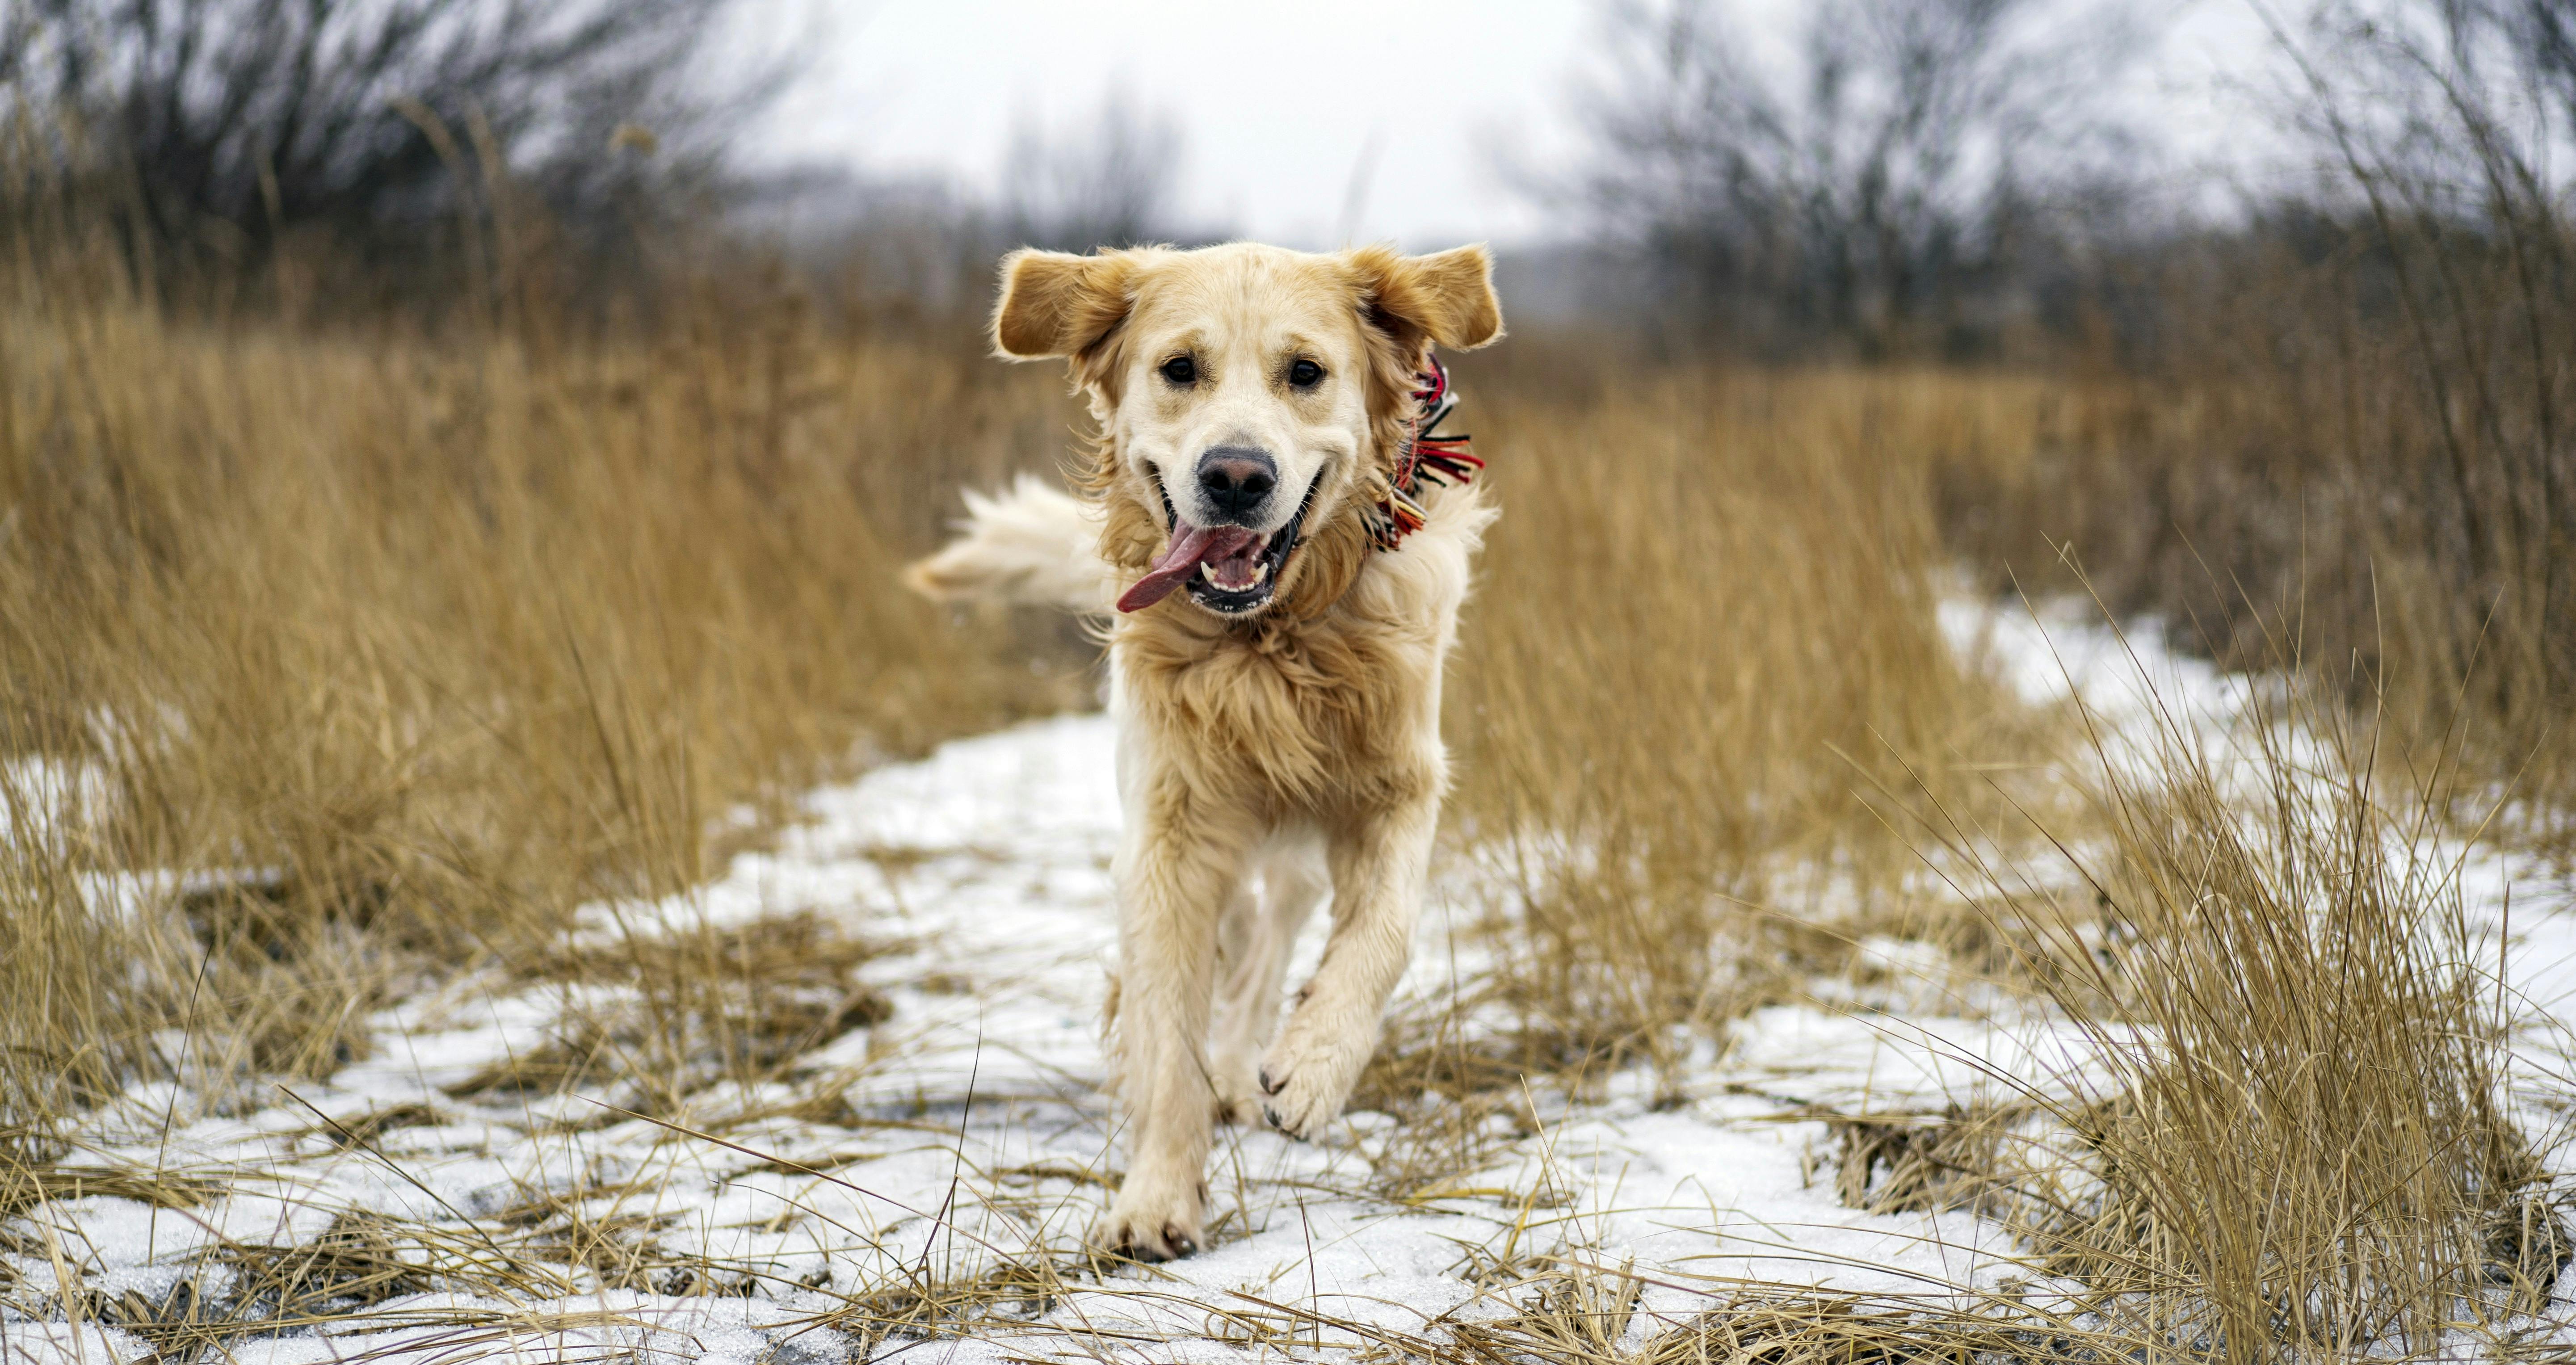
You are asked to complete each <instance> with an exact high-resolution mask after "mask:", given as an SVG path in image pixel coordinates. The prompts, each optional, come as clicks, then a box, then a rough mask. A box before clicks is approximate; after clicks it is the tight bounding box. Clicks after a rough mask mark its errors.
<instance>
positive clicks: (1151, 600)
mask: <svg viewBox="0 0 2576 1365" xmlns="http://www.w3.org/2000/svg"><path fill="white" fill-rule="evenodd" d="M1258 539H1260V537H1259V536H1256V535H1254V534H1253V533H1252V532H1250V531H1248V530H1245V529H1244V528H1243V527H1240V526H1192V525H1190V524H1189V523H1188V522H1186V521H1185V522H1182V523H1180V525H1178V526H1176V527H1174V528H1173V530H1172V543H1171V544H1170V545H1169V546H1167V547H1166V548H1165V549H1164V551H1163V557H1162V558H1161V559H1158V560H1155V561H1154V567H1153V568H1151V569H1148V570H1146V571H1145V576H1144V577H1143V578H1140V579H1137V580H1136V586H1134V587H1132V588H1129V589H1128V590H1127V591H1126V593H1125V594H1123V595H1122V596H1120V597H1119V599H1118V609H1119V610H1120V611H1143V610H1144V609H1145V608H1147V607H1150V606H1152V605H1154V604H1155V603H1157V602H1160V601H1162V600H1163V599H1164V598H1166V597H1169V596H1171V595H1172V589H1174V588H1177V587H1179V586H1181V585H1182V584H1183V583H1186V582H1188V581H1189V577H1190V575H1191V574H1194V573H1197V572H1198V571H1199V565H1201V564H1204V563H1206V562H1207V561H1209V560H1211V559H1224V558H1226V557H1228V556H1230V555H1232V554H1234V553H1235V552H1236V551H1238V550H1241V549H1242V548H1243V547H1244V546H1246V545H1248V544H1250V543H1252V542H1253V541H1255V540H1258Z"/></svg>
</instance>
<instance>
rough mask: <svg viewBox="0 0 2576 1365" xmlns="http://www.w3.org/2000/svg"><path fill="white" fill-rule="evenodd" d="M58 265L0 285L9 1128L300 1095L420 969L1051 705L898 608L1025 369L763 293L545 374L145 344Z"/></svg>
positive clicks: (1011, 428)
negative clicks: (114, 1110)
mask: <svg viewBox="0 0 2576 1365" xmlns="http://www.w3.org/2000/svg"><path fill="white" fill-rule="evenodd" d="M81 265H82V260H81V259H78V258H75V259H71V260H68V261H50V260H42V259H39V260H34V261H26V260H22V261H21V262H20V263H19V265H18V267H17V268H16V269H15V271H14V272H12V273H8V274H7V275H6V277H5V281H0V503H5V505H6V506H7V509H8V510H7V513H6V521H5V529H0V677H5V678H6V679H7V688H6V698H5V701H6V704H5V706H0V753H5V755H6V756H7V758H8V761H9V764H10V768H9V774H10V780H9V781H7V782H6V783H5V784H0V787H5V789H6V793H7V802H8V814H9V818H10V822H11V829H10V831H9V833H10V837H8V838H7V839H6V840H5V841H0V850H5V851H0V886H5V889H6V893H7V896H8V902H9V905H10V913H9V914H8V915H7V916H6V917H5V918H0V936H5V939H0V964H5V965H0V1030H5V1031H6V1033H7V1034H8V1036H9V1037H10V1039H11V1046H12V1048H13V1049H14V1050H15V1052H16V1057H17V1060H16V1061H15V1062H13V1064H12V1065H10V1066H9V1067H8V1068H7V1069H6V1075H7V1077H8V1086H7V1091H8V1093H6V1094H5V1095H0V1114H5V1116H6V1117H7V1119H8V1121H10V1122H13V1123H24V1122H27V1121H29V1120H30V1119H32V1118H39V1117H42V1116H44V1115H47V1114H51V1113H57V1112H61V1111H62V1110H64V1109H66V1108H67V1107H74V1106H77V1105H78V1104H79V1103H81V1102H82V1101H83V1100H84V1099H85V1098H86V1097H90V1096H95V1095H97V1094H99V1093H101V1092H102V1091H104V1090H105V1089H107V1088H109V1087H111V1086H112V1085H113V1084H114V1083H115V1082H116V1081H117V1080H118V1079H119V1078H120V1077H123V1076H127V1075H131V1074H134V1073H135V1072H137V1071H138V1070H161V1069H168V1068H171V1067H176V1066H180V1065H182V1064H185V1065H187V1066H190V1067H192V1068H197V1069H200V1070H202V1071H203V1072H205V1073H208V1074H223V1073H230V1072H241V1073H244V1074H248V1073H253V1072H257V1073H279V1072H283V1073H288V1074H300V1075H314V1074H321V1073H327V1072H328V1071H330V1070H331V1069H332V1068H333V1067H335V1066H336V1065H338V1063H339V1062H340V1061H341V1060H343V1059H345V1058H347V1057H349V1056H351V1055H354V1054H355V1053H357V1052H359V1051H361V1050H363V1049H364V1048H365V1047H366V1046H367V1040H366V1037H365V1027H364V1019H365V1015H366V1013H367V1011H368V1009H369V1007H370V1006H371V1005H372V1004H374V1003H376V1002H379V1001H381V1000H383V999H385V998H387V996H388V995H389V994H390V993H392V992H395V991H397V990H400V989H402V988H403V985H404V983H405V982H406V981H407V980H409V979H410V978H411V977H412V976H413V975H414V974H416V973H417V972H418V971H419V970H421V969H422V968H423V967H424V966H427V965H432V964H435V965H438V966H441V967H442V968H445V967H453V966H458V965H463V964H467V963H470V962H475V961H503V962H516V961H523V960H534V955H535V954H536V953H537V950H538V949H539V948H540V947H541V946H542V944H543V943H544V942H545V941H546V939H547V936H548V935H550V934H551V933H552V932H554V931H555V930H556V929H557V928H558V927H559V926H560V925H561V924H562V923H563V916H564V913H565V911H567V910H568V909H569V908H570V907H571V906H572V905H574V904H575V903H577V902H580V901H582V900H585V899H591V898H598V897H616V896H633V895H642V894H655V893H662V892H667V891H670V890H674V889H677V888H680V887H685V886H687V885H690V884H692V883H694V882H696V881H699V880H701V879H702V878H703V877H705V876H706V875H708V874H709V873H710V872H711V871H712V870H713V869H714V868H716V867H719V866H720V865H721V859H722V857H723V855H724V854H725V853H726V852H727V851H728V849H730V848H733V847H738V846H740V845H741V844H742V843H743V842H744V840H745V839H746V838H747V837H754V836H757V834H758V833H759V832H760V830H761V829H762V828H764V827H766V826H767V825H768V824H770V823H771V822H773V821H774V820H775V819H777V818H778V816H779V815H780V814H781V813H782V812H783V810H784V806H783V805H782V803H783V802H784V801H785V800H786V799H787V798H788V797H790V796H792V795H793V794H794V793H795V792H796V791H798V790H799V789H801V788H802V787H804V786H806V785H809V784H810V783H812V782H814V781H816V780H818V779H820V778H822V777H824V776H827V775H829V774H832V773H835V772H840V771H845V770H847V769H848V768H849V767H851V766H853V765H855V764H858V763H863V762H866V761H870V760H871V759H873V758H875V757H877V756H879V755H883V754H888V753H904V752H911V751H916V750H918V749H919V748H921V747H922V746H924V745H925V744H926V743H928V742H930V741H933V740H936V739H939V738H942V737H944V736H947V735H951V734H955V733H959V732H961V731H966V730H972V729H976V728H981V727H985V726H989V725H991V724H993V723H995V722H996V721H997V720H999V719H1002V718H1004V717H1007V716H1009V715H1012V714H1014V713H1017V712H1024V711H1026V710H1028V709H1031V708H1036V707H1055V706H1061V705H1064V704H1067V703H1069V702H1075V701H1078V699H1079V698H1080V697H1081V695H1082V686H1081V683H1080V681H1079V674H1078V670H1077V668H1075V667H1067V666H1051V667H1050V668H1048V669H1041V670H1039V671H1036V672H1032V671H1031V669H1030V668H1029V667H1028V666H1027V664H1026V663H1025V660H1026V659H1027V658H1028V657H1029V654H1030V648H1031V644H1032V641H1035V642H1037V643H1040V644H1043V643H1044V642H1045V641H1046V640H1047V639H1048V638H1050V637H1048V636H1046V635H1045V634H1044V633H1038V634H1034V635H1033V634H1031V633H1030V632H1027V631H1022V632H1020V633H1018V634H1016V635H1015V634H1013V633H1011V632H1007V631H1000V632H997V631H981V632H964V631H957V630H954V629H950V628H949V627H948V626H947V625H946V623H945V622H944V621H943V620H942V619H941V618H940V616H939V615H938V614H937V613H936V612H935V611H934V610H933V609H932V608H930V607H928V606H926V605H925V604H922V603H919V602H916V601H914V600H911V599H910V598H909V597H907V596H905V595H903V594H900V593H897V592H893V591H890V590H889V585H890V584H891V583H892V581H893V579H892V573H893V569H894V567H895V565H897V564H898V563H899V562H900V561H901V559H902V557H903V556H904V555H905V554H907V553H909V552H913V551H917V550H918V549H919V548H920V547H921V546H922V545H923V544H925V543H927V542H928V541H929V540H930V539H931V538H932V537H934V536H935V535H936V534H937V533H938V531H939V529H940V524H941V522H942V520H943V519H944V517H945V515H946V514H947V511H948V501H947V500H948V499H949V498H950V497H951V496H953V494H952V492H951V490H952V488H953V486H954V485H955V484H957V483H959V482H971V481H976V480H989V479H991V478H995V477H998V476H999V474H1000V473H1001V471H1003V470H1006V469H1009V468H1013V467H1018V466H1023V465H1039V466H1043V465H1044V464H1046V463H1047V462H1048V461H1050V460H1052V459H1053V458H1054V452H1055V447H1056V444H1057V442H1056V436H1057V434H1058V431H1059V429H1060V425H1061V420H1062V417H1063V414H1064V412H1065V407H1064V400H1063V399H1062V397H1061V396H1060V395H1059V394H1057V393H1055V392H1054V391H1053V386H1052V385H1051V384H1050V383H1048V382H1046V381H1045V380H1043V379H1041V378H1039V377H1036V376H1031V375H1026V374H1019V373H1014V372H1011V371H1008V370H1006V369H1003V368H1002V367H998V366H993V365H990V364H988V363H986V362H984V361H982V360H981V359H980V358H979V357H977V356H976V355H975V354H973V352H972V351H971V350H970V349H968V348H966V347H959V348H958V349H957V350H955V351H947V350H942V349H939V348H936V347H922V346H894V345H874V344H869V343H867V342H864V341H848V340H843V341H832V340H828V339H827V338H826V337H825V334H824V333H823V331H822V329H821V328H820V326H819V325H818V324H817V323H816V322H815V321H814V320H813V319H812V317H811V316H810V315H809V312H810V310H808V309H806V308H805V307H804V305H803V304H802V303H801V302H800V300H799V298H798V297H797V295H796V294H794V293H793V292H792V291H788V290H785V289H783V288H781V289H774V290H768V291H766V292H764V291H763V290H762V289H761V288H760V287H759V281H757V280H753V281H749V282H737V284H738V286H740V287H738V288H737V289H736V291H735V296H733V297H728V298H723V299H718V298H716V297H715V296H713V294H712V292H710V293H709V295H708V296H707V297H704V298H702V299H699V300H698V301H696V302H695V303H693V304H691V305H689V306H688V307H687V308H684V309H683V310H682V311H681V312H680V313H679V314H678V316H676V317H675V318H673V319H671V320H670V322H671V325H670V326H669V327H668V328H667V329H666V330H664V331H663V332H662V333H660V334H659V335H657V336H654V337H649V338H635V339H632V340H613V341H600V342H589V343H582V344H574V343H572V342H569V341H565V340H562V339H560V338H552V337H550V336H548V335H547V333H546V331H545V329H543V328H540V327H535V326H528V327H521V328H516V329H501V330H493V331H488V332H481V333H474V332H469V333H467V334H464V335H460V336H454V337H445V338H432V337H423V336H414V335H400V334H396V335H358V334H347V335H336V336H292V335H287V334H283V333H280V332H278V331H275V330H272V329H266V328H260V327H251V326H240V327H222V326H206V325H182V324H181V323H178V322H174V321H170V320H167V319H165V318H164V317H162V316H160V315H158V314H156V312H155V311H154V310H152V309H149V308H146V307H143V306H140V305H137V304H133V303H131V302H127V301H122V300H120V299H119V298H118V297H117V296H116V295H115V293H114V291H113V290H112V289H110V288H108V287H107V286H104V285H99V284H97V283H95V281H89V280H88V279H87V277H86V276H85V275H84V273H83V271H82V269H80V268H79V267H80V266H81ZM168 875H178V876H180V877H181V878H183V881H182V883H181V885H180V887H179V890H180V892H181V894H175V895H174V894H171V893H170V888H169V886H168V885H167V884H166V883H158V882H154V881H153V880H152V879H153V878H159V877H165V876H168ZM164 1027H176V1028H178V1029H180V1030H181V1031H183V1032H184V1033H185V1034H186V1035H187V1036H188V1038H189V1039H190V1042H189V1044H188V1047H189V1049H190V1050H191V1055H189V1056H187V1057H184V1058H183V1057H180V1056H175V1055H171V1054H170V1053H169V1051H168V1048H167V1046H166V1045H156V1044H151V1043H148V1042H147V1037H148V1035H149V1034H150V1033H151V1031H152V1030H155V1029H160V1028H164Z"/></svg>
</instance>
